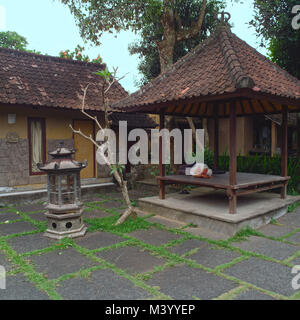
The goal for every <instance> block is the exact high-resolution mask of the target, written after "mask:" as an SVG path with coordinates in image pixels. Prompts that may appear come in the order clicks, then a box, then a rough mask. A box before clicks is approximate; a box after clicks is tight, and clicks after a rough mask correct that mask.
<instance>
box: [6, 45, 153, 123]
mask: <svg viewBox="0 0 300 320" xmlns="http://www.w3.org/2000/svg"><path fill="white" fill-rule="evenodd" d="M102 68H104V65H99V64H95V63H85V62H80V61H74V60H66V59H61V58H57V57H50V56H44V55H37V54H32V53H27V52H22V51H17V50H10V49H5V48H0V103H5V104H18V105H34V106H45V107H56V108H66V109H80V108H81V104H82V97H83V90H84V88H85V87H86V86H87V84H89V83H90V86H89V90H88V92H87V96H86V109H87V110H96V111H103V107H102V97H101V90H100V86H99V84H101V78H100V77H99V76H97V75H95V74H94V72H96V71H99V69H102ZM127 95H128V94H127V92H126V91H125V90H124V88H123V87H122V86H121V85H120V84H119V83H118V82H116V83H115V84H114V85H113V86H112V88H111V90H110V91H109V93H108V97H109V99H110V101H111V102H114V101H118V100H120V99H121V98H124V97H126V96H127ZM111 119H112V121H113V124H114V125H117V124H118V121H120V120H123V121H124V120H125V121H128V126H129V127H131V128H132V127H139V128H154V127H156V123H155V122H154V121H153V120H152V119H151V118H149V117H148V116H146V115H132V114H130V115H127V114H126V113H124V112H121V113H116V112H114V113H113V114H112V115H111Z"/></svg>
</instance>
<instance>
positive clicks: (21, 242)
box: [8, 233, 58, 253]
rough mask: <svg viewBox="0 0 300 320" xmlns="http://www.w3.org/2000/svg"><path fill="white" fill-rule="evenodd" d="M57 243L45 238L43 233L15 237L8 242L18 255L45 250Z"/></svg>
mask: <svg viewBox="0 0 300 320" xmlns="http://www.w3.org/2000/svg"><path fill="white" fill-rule="evenodd" d="M55 243H58V241H56V240H53V239H50V238H47V237H45V236H44V235H43V233H36V234H31V235H25V236H20V237H15V238H12V239H9V240H8V244H9V245H10V246H11V247H12V248H13V249H14V250H15V251H17V252H18V253H25V252H29V251H34V250H41V249H45V248H47V247H50V246H51V245H53V244H55Z"/></svg>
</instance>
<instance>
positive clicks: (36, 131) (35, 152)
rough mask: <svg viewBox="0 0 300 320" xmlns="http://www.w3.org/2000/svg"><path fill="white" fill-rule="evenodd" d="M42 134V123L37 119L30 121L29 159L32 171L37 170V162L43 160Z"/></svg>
mask: <svg viewBox="0 0 300 320" xmlns="http://www.w3.org/2000/svg"><path fill="white" fill-rule="evenodd" d="M42 143H43V134H42V123H41V121H39V120H32V121H31V159H32V172H39V169H38V167H37V164H38V163H41V162H43V151H42V150H43V147H42Z"/></svg>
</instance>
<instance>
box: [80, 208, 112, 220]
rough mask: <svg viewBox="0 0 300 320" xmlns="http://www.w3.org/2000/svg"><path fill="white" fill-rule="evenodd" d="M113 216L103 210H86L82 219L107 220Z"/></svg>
mask: <svg viewBox="0 0 300 320" xmlns="http://www.w3.org/2000/svg"><path fill="white" fill-rule="evenodd" d="M110 215H111V214H110V213H108V212H105V211H103V210H97V209H95V210H84V212H83V215H82V217H83V218H86V219H95V218H96V219H97V218H106V217H108V216H110Z"/></svg>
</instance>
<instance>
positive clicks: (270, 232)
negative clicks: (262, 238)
mask: <svg viewBox="0 0 300 320" xmlns="http://www.w3.org/2000/svg"><path fill="white" fill-rule="evenodd" d="M294 230H295V227H293V226H289V225H286V224H271V223H270V224H267V225H265V226H263V227H261V228H259V230H258V231H259V232H261V233H263V234H264V235H266V236H271V237H275V238H280V237H282V236H285V235H286V234H288V233H290V232H292V231H294Z"/></svg>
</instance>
